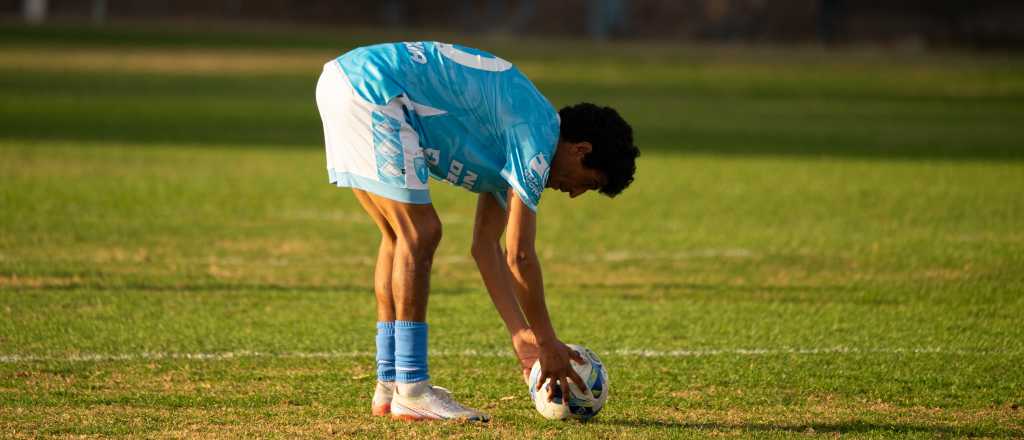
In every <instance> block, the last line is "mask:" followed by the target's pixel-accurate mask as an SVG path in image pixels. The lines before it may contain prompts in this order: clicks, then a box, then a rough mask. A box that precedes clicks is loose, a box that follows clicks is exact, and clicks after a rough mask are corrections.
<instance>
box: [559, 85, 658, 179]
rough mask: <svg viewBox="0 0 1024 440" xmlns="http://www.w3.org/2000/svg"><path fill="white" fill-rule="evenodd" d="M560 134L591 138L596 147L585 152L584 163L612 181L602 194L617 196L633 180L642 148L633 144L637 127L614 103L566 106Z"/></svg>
mask: <svg viewBox="0 0 1024 440" xmlns="http://www.w3.org/2000/svg"><path fill="white" fill-rule="evenodd" d="M558 116H559V117H560V118H561V119H562V128H561V133H560V134H559V138H561V140H562V141H566V142H590V144H591V145H593V150H591V152H590V153H587V155H586V156H583V165H584V166H586V167H587V168H591V169H596V170H598V171H601V172H602V173H604V175H605V176H607V178H608V182H607V183H605V185H604V186H602V187H601V188H600V191H601V194H604V195H606V196H608V197H615V196H616V195H618V194H619V193H621V192H622V190H624V189H626V187H627V186H629V184H630V183H632V182H633V174H635V173H636V158H637V157H638V156H640V149H639V148H637V147H636V145H633V127H630V126H629V123H627V122H626V120H625V119H622V116H619V112H617V111H615V109H613V108H611V107H600V106H597V105H594V104H591V103H589V102H581V103H579V104H576V105H571V106H566V107H562V109H561V110H559V111H558Z"/></svg>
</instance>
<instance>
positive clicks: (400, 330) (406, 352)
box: [395, 321, 430, 383]
mask: <svg viewBox="0 0 1024 440" xmlns="http://www.w3.org/2000/svg"><path fill="white" fill-rule="evenodd" d="M395 370H396V371H395V380H396V381H398V382H399V383H412V382H419V381H423V380H427V379H430V375H429V374H427V323H425V322H416V321H395Z"/></svg>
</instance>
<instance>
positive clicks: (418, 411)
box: [316, 42, 639, 421]
mask: <svg viewBox="0 0 1024 440" xmlns="http://www.w3.org/2000/svg"><path fill="white" fill-rule="evenodd" d="M316 102H317V107H318V109H319V110H320V116H321V119H322V120H323V126H324V138H325V139H324V140H325V144H326V149H327V171H328V175H329V178H330V182H331V183H334V184H336V185H337V186H338V187H349V188H352V191H353V192H354V193H355V196H356V199H358V200H359V203H360V204H361V205H362V207H363V208H364V209H365V210H366V212H367V214H369V215H370V217H371V218H372V219H373V221H374V223H376V225H377V227H378V228H379V229H380V232H381V241H380V248H379V249H378V254H377V263H376V268H375V272H374V290H375V293H376V298H377V380H378V381H377V386H376V389H375V392H374V396H373V403H372V413H373V414H374V415H388V414H390V415H391V416H392V417H394V418H397V419H403V420H425V419H464V420H475V421H487V420H488V419H489V417H488V416H487V415H486V414H484V413H482V412H480V411H477V410H474V409H472V408H468V407H465V406H463V405H461V404H459V403H458V402H456V401H455V400H454V399H453V398H452V396H451V394H450V393H449V392H448V391H447V390H445V389H444V388H440V387H436V386H433V385H431V383H430V375H429V374H428V370H427V323H426V319H427V294H428V291H429V284H430V267H431V263H432V260H433V257H434V250H435V249H436V248H437V245H438V242H439V241H440V240H441V221H440V220H439V219H438V216H437V213H436V212H435V211H434V207H433V205H431V202H430V193H429V191H428V186H427V180H428V177H429V176H433V177H435V178H437V179H440V180H446V181H448V182H449V183H451V184H453V185H458V186H461V187H464V188H466V189H468V190H470V191H472V192H475V193H478V194H479V196H478V201H477V211H476V221H475V224H474V227H473V245H472V255H473V257H474V259H475V261H476V264H477V267H478V268H479V270H480V274H481V276H482V277H483V281H484V284H485V285H486V287H487V290H488V292H489V294H490V296H491V300H492V301H493V303H494V306H495V308H496V309H497V311H498V313H499V315H500V316H501V318H502V319H503V320H504V321H505V326H506V328H507V329H508V331H509V334H510V335H511V338H512V346H513V348H514V349H515V353H516V355H517V357H518V359H519V361H520V365H521V367H522V372H523V375H524V378H525V377H526V376H527V375H528V374H529V369H530V368H531V366H532V365H533V363H534V361H535V360H537V359H539V360H540V364H541V370H542V373H541V378H540V381H539V383H540V384H543V383H545V382H546V381H547V379H551V381H552V385H553V386H560V387H562V390H563V396H567V395H568V393H567V390H568V382H567V381H568V380H573V381H575V382H576V383H577V385H578V386H580V387H582V388H584V389H585V388H586V387H585V385H583V381H582V380H581V379H580V378H579V377H578V376H577V375H576V373H575V372H574V371H573V369H572V367H571V365H570V364H569V360H570V358H574V359H576V360H577V361H580V362H582V359H581V358H579V356H578V355H577V354H576V353H575V352H574V351H572V350H571V349H569V348H568V347H567V346H566V345H565V344H563V343H562V342H561V341H560V340H559V339H558V337H557V336H556V335H555V330H554V328H552V325H551V320H550V318H549V316H548V310H547V306H546V305H545V302H544V285H543V281H542V278H541V268H540V263H539V261H538V259H537V254H536V252H535V250H534V238H535V237H536V226H537V213H536V211H537V204H538V203H539V202H540V195H541V192H542V191H543V190H544V188H552V189H556V190H558V191H562V192H566V193H568V194H569V196H570V197H577V196H579V195H580V194H583V193H585V192H587V191H590V190H598V191H600V192H602V193H604V194H606V195H608V196H615V195H616V194H618V193H620V192H621V191H622V190H623V189H625V188H626V187H627V186H629V184H630V183H631V182H632V181H633V174H634V172H635V171H636V165H635V163H636V157H637V156H638V155H639V150H638V149H637V147H636V146H635V145H633V135H632V129H631V127H630V126H629V124H627V123H626V121H624V120H623V119H622V118H621V117H620V116H619V114H618V113H617V112H616V111H615V110H613V109H611V108H608V107H598V106H596V105H593V104H588V103H583V104H578V105H575V106H570V107H565V108H563V109H561V110H560V111H559V112H557V113H556V112H555V110H554V108H553V107H552V106H551V103H549V102H548V100H547V99H546V98H544V96H543V95H541V94H540V92H539V91H538V90H537V88H536V87H534V85H533V84H532V83H531V82H530V80H528V79H527V78H526V76H524V75H523V74H522V73H521V72H520V71H519V70H518V69H516V68H515V67H514V66H513V65H512V64H511V63H509V62H508V61H505V60H504V59H501V58H498V57H496V56H494V55H491V54H489V53H487V52H484V51H481V50H477V49H472V48H468V47H462V46H457V45H452V44H445V43H439V42H409V43H394V44H380V45H375V46H368V47H362V48H358V49H355V50H352V51H350V52H348V53H346V54H344V55H342V56H340V57H338V58H337V59H335V60H331V61H330V62H328V63H327V64H326V65H324V70H323V73H322V74H321V76H320V80H319V81H318V83H317V87H316ZM503 233H504V234H505V245H506V250H502V246H501V243H500V238H501V235H502V234H503Z"/></svg>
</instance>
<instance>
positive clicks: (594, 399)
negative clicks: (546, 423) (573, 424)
mask: <svg viewBox="0 0 1024 440" xmlns="http://www.w3.org/2000/svg"><path fill="white" fill-rule="evenodd" d="M568 345H569V348H571V349H573V350H575V351H576V352H577V353H579V354H580V356H581V357H582V358H583V359H584V360H585V361H586V362H584V363H582V364H578V363H576V361H575V360H573V361H570V364H571V365H572V368H573V369H574V370H576V374H578V375H580V378H581V379H583V382H584V383H586V384H587V392H585V393H584V392H583V391H582V390H580V389H579V387H578V386H576V383H575V382H572V381H569V384H570V385H569V394H570V395H569V402H568V403H567V404H566V403H562V389H561V387H557V386H551V381H550V379H549V380H548V382H547V383H545V384H544V386H542V387H541V388H540V389H539V390H538V389H537V380H538V379H540V361H539V360H538V361H537V362H534V363H533V369H531V370H530V398H531V399H533V406H534V407H535V408H537V412H539V413H540V415H542V416H544V417H545V418H548V419H551V420H563V419H567V418H573V419H577V420H583V421H586V420H590V419H591V418H592V417H594V416H596V415H597V413H598V412H600V411H601V408H603V407H604V403H605V402H606V401H608V370H607V369H605V367H604V364H602V363H601V360H600V359H598V357H597V355H596V354H594V352H592V351H590V350H589V349H588V348H586V347H583V346H580V345H574V344H568ZM552 395H553V397H554V399H553V401H549V397H552Z"/></svg>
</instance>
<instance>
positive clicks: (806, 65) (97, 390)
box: [0, 26, 1024, 438]
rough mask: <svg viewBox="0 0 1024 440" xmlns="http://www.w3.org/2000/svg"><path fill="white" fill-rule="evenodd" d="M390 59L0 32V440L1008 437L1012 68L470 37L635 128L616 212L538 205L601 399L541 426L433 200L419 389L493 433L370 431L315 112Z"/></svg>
mask: <svg viewBox="0 0 1024 440" xmlns="http://www.w3.org/2000/svg"><path fill="white" fill-rule="evenodd" d="M274 35H277V36H278V37H280V38H274ZM385 37H387V36H380V35H371V36H360V37H353V36H352V35H333V34H323V35H321V34H314V33H299V34H294V33H289V34H273V33H271V34H270V36H269V37H268V36H266V35H255V34H251V33H244V32H242V33H230V34H229V33H214V32H198V33H193V34H189V35H187V36H185V35H181V34H176V33H173V32H161V31H146V30H138V29H113V30H89V29H74V28H57V29H47V28H43V29H27V28H19V27H11V26H5V27H0V437H3V438H10V437H13V438H22V437H37V436H43V437H49V436H54V437H75V436H86V437H88V436H128V437H211V436H216V437H345V436H365V437H381V436H388V437H391V438H396V437H406V436H412V437H440V436H445V437H450V438H462V437H478V436H480V437H497V438H534V437H561V436H565V437H570V438H592V437H604V438H618V437H638V438H663V437H706V436H728V437H767V438H775V437H791V436H805V435H806V436H819V437H835V436H843V437H916V438H934V437H1024V410H1021V409H1020V406H1021V405H1022V404H1024V368H1022V367H1021V365H1024V329H1022V328H1024V327H1022V324H1021V317H1022V316H1024V296H1022V293H1024V228H1022V227H1021V224H1022V221H1021V219H1024V197H1022V194H1024V125H1022V124H1021V123H1022V122H1024V74H1022V73H1021V72H1024V60H1021V59H1020V58H1018V57H1014V56H1008V55H1000V54H987V55H972V54H962V53H941V54H927V53H924V54H922V53H901V52H885V51H877V50H868V49H857V48H850V49H846V50H843V51H839V52H831V53H830V52H825V51H821V50H818V49H814V48H796V49H793V50H783V49H782V48H738V47H717V48H699V47H672V46H664V45H653V46H651V47H646V46H641V45H639V44H618V45H612V46H610V47H603V48H602V47H596V46H590V45H587V44H584V43H578V42H566V41H554V42H545V41H532V40H527V41H524V42H519V41H509V40H501V39H497V40H479V41H472V42H473V43H474V44H476V45H478V46H482V47H484V48H487V49H492V50H493V51H495V52H497V53H499V54H501V55H503V56H504V57H505V58H508V59H509V60H511V61H513V62H515V63H516V64H518V65H520V66H521V67H522V69H523V70H524V71H525V72H526V73H527V74H528V75H530V76H531V78H534V79H535V81H536V83H537V85H538V86H539V87H540V89H541V90H542V91H543V92H545V93H546V94H547V95H548V96H549V97H550V98H551V100H552V101H553V102H554V104H555V105H556V106H560V105H565V104H569V103H573V102H576V101H580V100H593V101H596V102H600V103H605V104H610V105H614V106H616V107H618V108H620V109H621V110H622V112H623V114H624V115H625V116H626V117H627V119H629V120H631V121H632V122H633V124H634V127H635V129H636V132H637V137H638V144H639V145H640V147H641V149H642V150H643V156H642V160H641V162H640V165H639V174H638V176H637V180H636V183H635V184H634V186H633V187H632V188H630V189H629V190H628V191H627V192H625V193H624V194H623V195H622V196H620V197H619V198H616V199H614V200H609V199H606V198H603V197H600V196H597V195H588V196H584V197H582V198H580V199H576V200H569V199H567V198H566V197H564V196H563V195H561V194H556V193H552V194H547V195H546V196H545V197H544V201H543V203H542V208H541V210H540V238H539V243H538V250H539V253H540V255H541V259H542V262H543V264H544V274H545V280H546V282H547V283H546V285H547V296H548V303H549V306H550V308H551V313H552V315H553V320H554V322H555V326H556V329H557V330H558V332H559V336H560V337H561V338H562V339H563V340H565V341H567V342H575V343H582V344H585V345H587V346H588V347H590V348H592V349H594V350H595V351H596V352H598V353H599V354H601V355H602V356H603V358H604V361H605V363H606V364H607V365H608V367H609V369H610V373H611V380H612V388H611V390H612V391H611V392H612V394H611V399H610V401H609V405H608V406H607V408H606V409H605V411H604V412H603V413H602V414H601V415H600V416H599V417H598V418H597V419H595V421H594V422H592V423H588V424H580V423H562V422H552V421H546V420H544V419H542V418H541V417H540V416H539V415H537V414H536V413H535V412H534V411H533V409H532V407H531V404H530V401H529V399H528V394H527V393H526V390H525V387H524V386H523V385H522V384H521V382H520V381H519V378H518V374H519V373H518V371H517V368H516V363H515V362H514V359H513V358H512V357H511V354H510V350H509V345H510V344H509V343H508V341H507V336H506V335H505V333H504V329H503V326H502V324H501V322H500V319H499V318H498V316H497V313H496V312H494V310H493V308H492V306H491V305H490V302H489V299H488V297H487V294H486V292H485V291H484V289H483V285H482V282H481V281H480V279H479V275H478V274H477V273H476V271H475V266H474V264H473V262H472V260H471V258H470V257H469V251H468V250H469V240H470V233H471V227H472V219H473V207H474V206H475V205H474V201H475V199H474V197H473V196H472V195H470V194H468V193H466V192H464V191H461V190H459V189H457V188H453V187H449V186H447V185H444V184H438V183H436V182H435V184H434V185H433V187H432V192H433V197H434V200H435V204H436V206H437V208H438V211H439V213H440V216H441V218H442V221H443V222H444V225H445V228H446V229H445V238H444V240H443V243H442V245H441V248H440V250H439V251H438V257H437V263H436V264H435V271H434V276H433V290H432V295H431V303H430V313H429V320H430V323H431V350H432V353H433V354H432V356H431V360H430V362H431V370H432V371H431V372H432V376H433V378H434V380H435V383H437V384H439V385H442V386H446V387H449V388H451V389H453V390H454V391H455V393H456V396H457V397H459V398H460V399H462V400H464V401H465V402H467V403H469V404H472V405H475V406H477V407H481V408H484V409H486V410H487V411H489V412H491V414H492V415H493V416H494V418H495V420H494V421H493V422H492V423H490V424H489V425H488V426H477V425H463V424H444V423H428V424H404V423H397V422H392V421H390V420H380V419H372V418H370V417H369V416H368V412H369V411H368V410H369V408H368V407H369V397H370V394H371V392H372V384H373V380H375V378H374V370H373V349H374V348H373V335H374V327H373V321H374V310H373V299H372V285H371V283H372V280H371V277H372V265H373V258H374V251H375V249H376V243H377V240H378V236H377V232H376V229H375V227H374V226H373V225H372V224H371V222H370V221H369V220H368V219H367V218H366V217H365V215H364V214H363V213H362V212H361V211H360V209H359V208H358V205H357V204H356V202H355V200H354V198H353V197H352V196H351V195H350V194H349V193H348V192H347V191H343V190H338V189H336V188H333V187H332V186H330V185H328V184H327V183H326V175H325V172H324V159H323V156H322V152H321V151H322V150H321V132H320V125H319V124H320V122H319V119H318V117H317V114H316V109H315V106H314V104H313V96H312V93H313V85H314V82H315V80H316V75H317V74H318V73H319V69H320V68H321V66H322V64H323V62H324V61H325V60H327V59H329V58H331V57H333V56H336V55H337V54H339V53H341V52H342V51H344V50H345V49H347V48H349V47H352V46H353V45H355V44H360V43H366V42H370V41H372V40H374V39H383V38H385ZM416 37H417V38H418V37H419V36H416ZM391 38H400V37H395V36H391ZM405 38H409V37H405ZM559 54H569V55H568V56H565V57H559Z"/></svg>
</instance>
